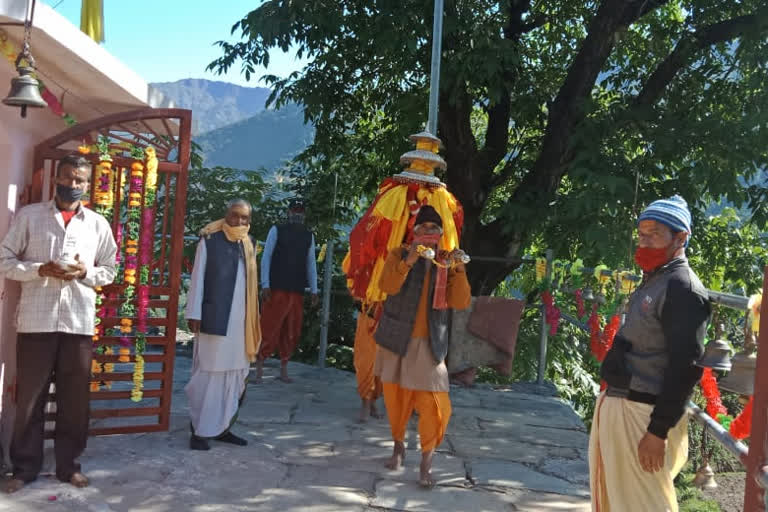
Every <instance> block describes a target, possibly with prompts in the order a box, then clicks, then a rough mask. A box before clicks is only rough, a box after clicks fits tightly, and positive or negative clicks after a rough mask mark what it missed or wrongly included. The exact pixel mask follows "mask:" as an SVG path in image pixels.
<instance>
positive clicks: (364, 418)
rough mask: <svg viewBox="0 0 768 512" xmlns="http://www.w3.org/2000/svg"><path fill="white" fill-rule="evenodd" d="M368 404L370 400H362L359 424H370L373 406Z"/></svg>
mask: <svg viewBox="0 0 768 512" xmlns="http://www.w3.org/2000/svg"><path fill="white" fill-rule="evenodd" d="M368 404H369V402H368V400H362V404H361V405H360V415H359V416H358V418H357V422H358V423H368V413H369V412H370V410H371V406H370V405H368Z"/></svg>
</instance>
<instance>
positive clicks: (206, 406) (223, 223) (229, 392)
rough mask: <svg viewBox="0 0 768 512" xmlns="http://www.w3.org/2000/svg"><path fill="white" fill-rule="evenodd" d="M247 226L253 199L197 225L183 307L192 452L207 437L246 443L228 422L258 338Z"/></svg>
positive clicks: (207, 446)
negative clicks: (191, 338)
mask: <svg viewBox="0 0 768 512" xmlns="http://www.w3.org/2000/svg"><path fill="white" fill-rule="evenodd" d="M250 224H251V206H250V204H248V202H247V201H244V200H240V199H238V200H234V201H231V202H230V203H229V204H228V206H227V214H226V217H225V218H224V219H221V220H218V221H215V222H212V223H210V224H208V225H207V226H206V227H205V228H203V229H202V231H201V235H202V237H203V238H202V239H201V240H200V243H199V244H198V246H197V253H196V255H195V265H194V268H193V270H192V279H191V283H190V287H189V294H188V296H187V310H186V318H187V323H188V324H189V328H190V330H191V331H192V332H194V333H196V334H197V339H196V340H195V347H194V361H193V364H192V377H191V378H190V380H189V383H188V384H187V387H186V392H187V397H188V398H189V414H190V417H191V429H192V435H191V438H190V442H189V446H190V448H191V449H193V450H209V449H210V444H209V440H211V439H213V440H216V441H222V442H225V443H230V444H234V445H237V446H245V445H246V444H248V443H247V441H246V440H245V439H242V438H240V437H238V436H236V435H235V434H233V433H232V432H231V431H230V428H231V427H232V425H233V424H234V423H235V420H236V419H237V412H238V410H239V408H240V405H241V403H242V400H243V398H244V396H245V387H246V383H247V380H248V372H249V371H250V363H251V362H252V361H255V360H256V355H257V354H258V350H259V345H260V343H261V330H260V326H259V292H258V282H259V280H258V275H257V266H256V255H255V251H254V246H253V243H252V241H251V238H250V236H249V235H248V230H249V229H250Z"/></svg>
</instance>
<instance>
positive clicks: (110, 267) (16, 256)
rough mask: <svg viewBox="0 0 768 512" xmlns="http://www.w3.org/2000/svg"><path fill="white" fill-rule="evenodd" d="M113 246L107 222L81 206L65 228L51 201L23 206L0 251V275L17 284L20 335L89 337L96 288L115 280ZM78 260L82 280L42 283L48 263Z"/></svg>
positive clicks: (94, 310)
mask: <svg viewBox="0 0 768 512" xmlns="http://www.w3.org/2000/svg"><path fill="white" fill-rule="evenodd" d="M116 252H117V245H116V244H115V239H114V237H113V236H112V229H111V228H110V226H109V223H108V222H107V220H106V219H105V218H104V217H102V216H101V215H99V214H97V213H96V212H94V211H91V210H89V209H88V208H85V207H83V206H80V207H79V208H78V211H77V213H76V214H75V216H74V217H72V220H71V221H70V222H69V224H68V225H66V226H65V225H64V219H63V217H62V215H61V212H60V211H59V210H58V208H56V204H55V202H54V201H48V202H45V203H36V204H31V205H29V206H25V207H24V208H22V209H21V210H19V211H18V213H17V214H16V217H15V219H14V220H13V222H12V223H11V227H10V229H9V230H8V234H7V235H6V236H5V239H4V240H3V242H2V244H1V245H0V274H4V275H5V277H6V279H12V280H14V281H20V282H21V298H20V299H19V304H18V308H17V311H16V330H17V331H18V332H25V333H34V332H65V333H70V334H82V335H89V336H90V335H92V334H93V328H94V318H95V315H96V291H95V290H94V288H95V287H97V286H105V285H107V284H110V283H111V282H112V281H113V280H114V278H115V254H116ZM75 256H79V259H80V261H82V262H83V263H85V266H86V269H87V272H86V275H85V277H84V278H83V279H74V280H72V281H63V280H60V279H56V278H53V277H40V275H39V274H38V271H39V269H40V267H41V266H42V265H44V264H45V263H48V262H50V261H54V262H55V261H61V260H65V261H72V260H74V259H75Z"/></svg>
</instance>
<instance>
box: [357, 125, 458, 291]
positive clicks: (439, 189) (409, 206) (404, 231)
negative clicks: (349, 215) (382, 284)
mask: <svg viewBox="0 0 768 512" xmlns="http://www.w3.org/2000/svg"><path fill="white" fill-rule="evenodd" d="M411 140H412V141H414V142H415V143H416V149H415V150H413V151H409V152H407V153H405V154H404V155H403V156H402V157H401V158H400V162H401V163H403V164H406V165H407V166H408V167H407V168H406V170H405V171H404V172H402V173H400V174H397V175H395V176H392V177H390V178H387V179H385V180H384V181H383V182H382V183H381V185H380V186H379V189H378V192H377V194H376V197H375V198H374V200H373V203H372V204H371V206H370V207H369V208H368V210H367V211H366V212H365V214H364V215H363V216H362V218H361V219H360V220H359V221H358V222H357V224H356V225H355V227H354V228H353V229H352V231H351V233H350V235H349V252H348V253H347V255H346V257H345V258H344V263H343V265H342V269H343V270H344V273H345V274H346V276H347V286H348V287H349V290H350V293H351V294H352V296H353V297H355V298H356V299H358V300H360V301H362V302H363V303H364V304H374V303H377V302H381V301H383V300H384V299H385V298H386V294H385V293H384V292H382V291H381V289H380V288H379V278H380V277H381V272H382V270H383V268H384V261H385V260H386V257H387V254H389V252H390V251H391V250H393V249H395V248H397V247H399V246H400V245H402V244H403V242H405V241H407V239H408V237H409V236H410V234H411V232H412V230H413V224H414V222H415V220H416V215H417V214H418V213H419V209H420V208H421V206H423V205H427V204H428V205H430V206H432V207H433V208H434V209H435V210H437V212H438V213H439V214H440V217H442V220H443V237H442V239H441V242H440V243H441V247H440V248H441V249H443V250H446V251H451V250H453V249H456V248H458V246H459V239H460V237H461V229H462V226H463V224H464V212H463V209H462V207H461V204H460V203H459V201H458V200H457V199H456V198H455V197H454V196H453V194H451V193H450V192H449V191H448V189H447V188H446V187H445V185H444V184H443V183H442V182H440V180H439V179H438V178H437V177H435V176H434V169H435V168H441V169H444V168H445V162H444V161H443V159H442V158H440V156H439V155H438V154H437V151H438V148H439V147H440V140H439V139H437V138H436V137H434V136H433V135H431V134H430V133H428V132H423V133H419V134H417V135H412V136H411Z"/></svg>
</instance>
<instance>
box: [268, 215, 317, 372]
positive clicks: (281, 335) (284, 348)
mask: <svg viewBox="0 0 768 512" xmlns="http://www.w3.org/2000/svg"><path fill="white" fill-rule="evenodd" d="M261 288H262V297H263V299H264V309H263V311H262V315H261V329H262V332H263V333H264V341H263V343H262V345H261V351H260V353H259V358H258V361H257V362H256V382H261V379H262V376H263V371H264V366H263V365H264V359H266V358H267V357H271V356H272V354H274V352H275V351H276V350H277V351H279V353H280V380H282V381H283V382H292V379H291V378H290V377H288V360H289V359H290V358H291V355H292V354H293V351H294V349H295V348H296V344H297V343H298V341H299V338H300V337H301V323H302V320H303V317H304V292H305V290H306V289H307V288H309V290H310V292H311V293H312V303H313V304H316V303H317V268H316V267H315V237H314V235H312V232H311V231H310V230H309V229H307V227H306V226H305V225H304V205H303V204H302V203H301V202H300V201H291V203H290V206H289V207H288V221H287V222H286V223H284V224H280V225H278V226H272V229H270V230H269V234H268V235H267V241H266V244H265V245H264V254H262V256H261Z"/></svg>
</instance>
